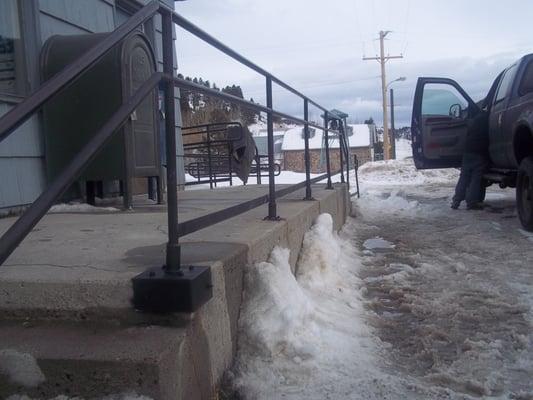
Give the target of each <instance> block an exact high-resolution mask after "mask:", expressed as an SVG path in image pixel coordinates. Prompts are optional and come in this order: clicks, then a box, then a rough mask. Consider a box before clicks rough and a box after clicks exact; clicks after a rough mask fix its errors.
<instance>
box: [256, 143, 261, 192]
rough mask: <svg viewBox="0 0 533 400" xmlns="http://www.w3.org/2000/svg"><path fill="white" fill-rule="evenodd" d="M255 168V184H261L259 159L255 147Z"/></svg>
mask: <svg viewBox="0 0 533 400" xmlns="http://www.w3.org/2000/svg"><path fill="white" fill-rule="evenodd" d="M255 166H256V171H255V175H256V177H257V184H258V185H260V184H261V157H259V150H257V147H256V148H255Z"/></svg>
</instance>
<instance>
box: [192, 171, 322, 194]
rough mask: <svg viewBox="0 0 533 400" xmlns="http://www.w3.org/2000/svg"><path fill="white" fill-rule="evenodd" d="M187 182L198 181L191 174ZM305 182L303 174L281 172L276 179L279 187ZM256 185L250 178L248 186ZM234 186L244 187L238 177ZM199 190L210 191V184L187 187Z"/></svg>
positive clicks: (266, 179) (221, 185) (254, 179)
mask: <svg viewBox="0 0 533 400" xmlns="http://www.w3.org/2000/svg"><path fill="white" fill-rule="evenodd" d="M265 173H266V172H263V174H265ZM319 175H320V174H311V178H315V177H317V176H319ZM203 179H206V178H203ZM185 180H186V181H187V182H195V181H197V180H198V179H197V178H195V177H193V176H191V175H189V174H185ZM303 181H305V173H301V172H294V171H281V173H280V175H279V176H276V177H275V182H276V184H277V185H293V184H295V183H300V182H303ZM324 182H325V180H324ZM256 183H257V180H256V178H255V176H250V178H249V179H248V185H255V184H256ZM261 183H262V184H263V185H268V177H265V176H263V177H261ZM233 186H242V181H241V180H240V179H239V178H237V177H236V176H234V177H233ZM217 187H229V182H219V183H217ZM199 189H209V183H205V184H200V185H192V186H186V190H199Z"/></svg>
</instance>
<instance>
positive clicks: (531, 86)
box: [518, 61, 533, 96]
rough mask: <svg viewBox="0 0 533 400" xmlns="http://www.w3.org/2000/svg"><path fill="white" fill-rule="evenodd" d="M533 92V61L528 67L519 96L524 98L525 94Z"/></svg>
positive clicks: (521, 83) (519, 89)
mask: <svg viewBox="0 0 533 400" xmlns="http://www.w3.org/2000/svg"><path fill="white" fill-rule="evenodd" d="M531 92H533V61H530V62H529V64H528V65H527V67H526V70H525V72H524V75H523V76H522V81H521V82H520V87H519V88H518V94H519V95H520V96H523V95H525V94H528V93H531Z"/></svg>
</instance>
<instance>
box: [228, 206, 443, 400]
mask: <svg viewBox="0 0 533 400" xmlns="http://www.w3.org/2000/svg"><path fill="white" fill-rule="evenodd" d="M353 229H354V221H350V222H349V223H348V224H347V225H346V226H345V228H344V229H343V231H342V232H341V233H340V234H339V235H338V234H336V233H335V232H334V231H333V221H332V218H331V216H330V215H329V214H322V215H320V216H319V217H318V219H317V220H316V223H315V225H314V226H313V227H312V228H311V230H310V231H309V232H307V234H306V235H305V238H304V242H303V245H302V251H301V254H300V258H299V260H298V263H297V268H296V276H294V275H293V274H292V272H291V268H290V265H289V250H287V249H282V248H275V249H274V250H273V251H272V254H271V256H270V260H269V261H268V262H263V263H258V264H256V265H254V266H252V267H251V268H250V269H249V270H248V271H247V273H246V278H245V297H244V305H243V308H242V311H241V317H240V336H239V350H238V355H237V359H236V363H235V366H234V368H233V369H232V371H231V373H230V377H231V380H232V382H233V387H234V390H235V391H236V392H237V395H238V396H242V397H243V398H245V399H280V398H283V399H317V400H318V399H394V398H397V397H396V393H398V392H402V393H409V397H408V398H412V399H417V398H426V397H425V396H426V395H427V394H429V393H431V395H432V396H433V395H434V396H438V391H433V389H426V390H423V391H421V390H420V389H419V387H418V386H417V384H416V383H414V382H409V381H406V380H404V379H402V378H398V377H396V376H394V374H391V373H390V372H389V371H388V367H387V366H386V365H385V363H384V361H383V350H384V349H386V347H387V346H386V344H384V343H383V342H381V341H380V340H379V338H377V336H376V335H375V334H374V332H373V329H372V328H371V326H370V324H369V323H368V321H367V319H368V313H367V311H366V310H365V306H364V285H363V281H362V280H361V278H360V277H359V272H360V269H361V259H362V256H361V253H360V252H359V251H358V250H357V249H356V248H355V246H354V242H353V240H352V238H353ZM239 398H240V397H239Z"/></svg>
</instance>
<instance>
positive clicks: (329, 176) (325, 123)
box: [324, 111, 333, 190]
mask: <svg viewBox="0 0 533 400" xmlns="http://www.w3.org/2000/svg"><path fill="white" fill-rule="evenodd" d="M324 138H325V141H326V143H325V145H326V172H327V173H328V184H327V186H326V189H329V190H331V189H333V185H332V184H331V165H330V163H329V130H328V112H327V111H325V112H324Z"/></svg>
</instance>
